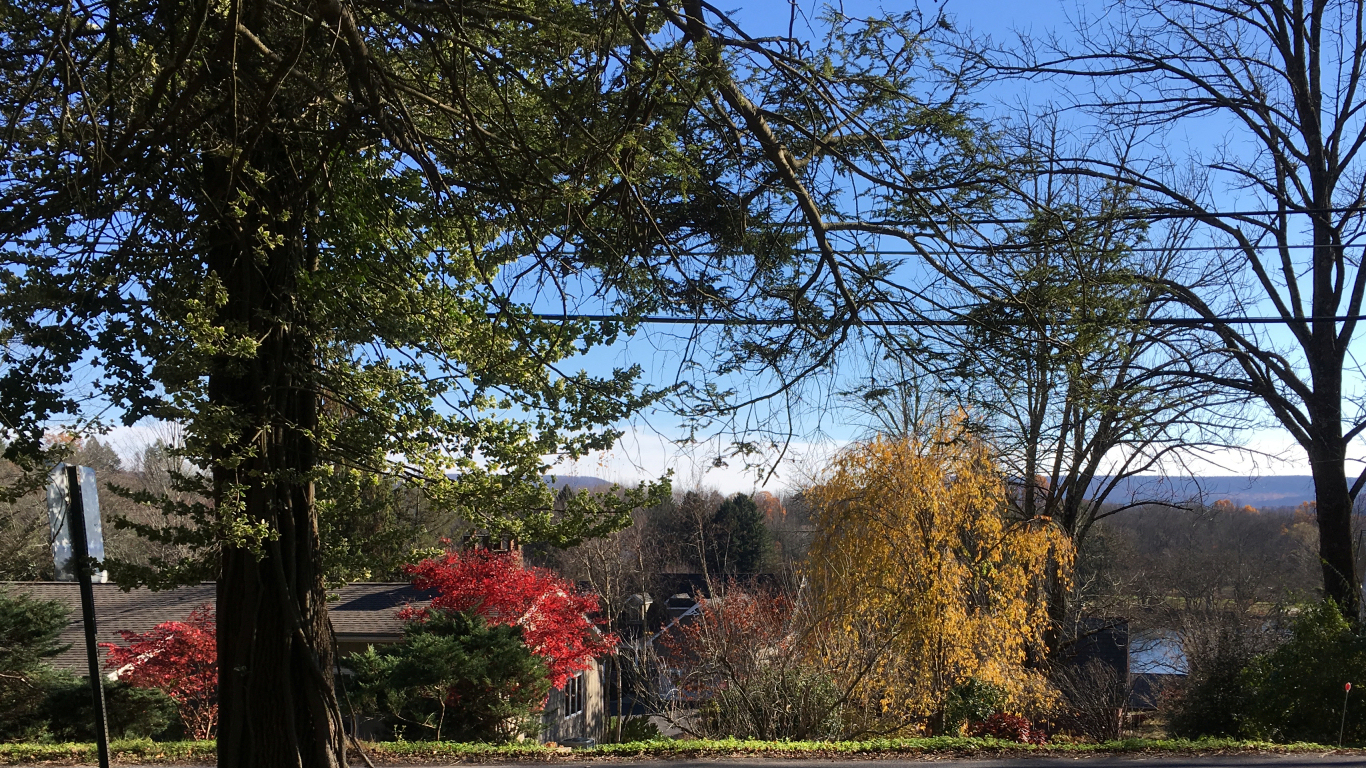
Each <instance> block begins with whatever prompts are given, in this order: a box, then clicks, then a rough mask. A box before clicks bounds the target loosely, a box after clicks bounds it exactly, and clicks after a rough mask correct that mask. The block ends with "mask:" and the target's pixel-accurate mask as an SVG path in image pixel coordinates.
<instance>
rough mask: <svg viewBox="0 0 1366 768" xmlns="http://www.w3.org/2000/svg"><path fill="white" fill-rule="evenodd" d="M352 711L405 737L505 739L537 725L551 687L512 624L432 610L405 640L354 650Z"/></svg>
mask: <svg viewBox="0 0 1366 768" xmlns="http://www.w3.org/2000/svg"><path fill="white" fill-rule="evenodd" d="M347 665H348V666H349V667H351V669H352V670H353V671H354V673H355V675H356V679H355V688H354V689H353V691H354V693H355V695H354V696H353V703H354V705H355V708H356V710H357V712H356V714H361V715H377V716H380V717H383V718H384V719H385V722H386V724H387V725H388V726H389V728H390V729H391V730H394V731H397V732H398V733H402V734H404V735H405V737H408V738H431V739H435V740H438V741H439V740H442V739H446V740H455V741H484V742H508V741H511V740H513V739H515V738H516V737H517V736H518V735H519V734H521V733H525V732H527V731H531V730H534V729H535V726H536V723H535V722H534V720H533V718H532V714H533V713H535V712H538V711H540V709H541V707H542V706H543V705H544V703H545V698H546V694H547V693H548V692H549V690H550V683H549V681H548V679H547V670H546V665H545V663H544V662H543V661H542V660H541V659H540V657H538V656H536V655H535V654H534V653H532V652H531V650H530V649H529V648H527V645H526V643H525V642H523V640H522V628H521V627H520V626H516V625H512V626H509V625H500V626H493V627H491V626H489V625H487V624H486V623H485V622H484V620H483V618H481V617H479V616H477V615H474V614H472V613H465V612H456V611H443V610H433V611H431V612H430V613H429V614H428V616H427V618H426V620H424V621H421V622H413V623H411V624H409V625H408V627H407V629H406V630H405V631H404V639H403V642H401V643H398V644H396V645H391V646H386V647H384V648H381V649H379V650H376V649H375V648H374V647H371V648H369V649H368V650H366V651H365V652H364V653H358V654H352V655H351V656H350V657H348V659H347Z"/></svg>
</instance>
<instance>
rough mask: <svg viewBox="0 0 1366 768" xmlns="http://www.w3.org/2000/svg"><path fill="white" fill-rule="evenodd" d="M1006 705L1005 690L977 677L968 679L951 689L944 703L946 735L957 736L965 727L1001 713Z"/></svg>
mask: <svg viewBox="0 0 1366 768" xmlns="http://www.w3.org/2000/svg"><path fill="white" fill-rule="evenodd" d="M1005 703H1006V691H1005V689H1004V688H1002V687H1001V686H999V685H992V684H991V683H987V682H983V681H981V680H978V679H977V678H975V677H973V678H968V679H967V680H966V681H964V682H961V683H959V684H958V685H955V686H954V687H953V688H951V689H949V695H948V697H947V699H946V700H945V702H944V733H945V734H947V735H949V736H957V735H958V734H960V733H962V732H963V728H964V727H966V726H968V725H971V724H972V723H980V722H983V721H985V720H986V719H987V718H989V717H991V716H992V715H994V714H996V713H997V712H1000V711H1001V710H1002V708H1003V707H1005Z"/></svg>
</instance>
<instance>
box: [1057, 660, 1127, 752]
mask: <svg viewBox="0 0 1366 768" xmlns="http://www.w3.org/2000/svg"><path fill="white" fill-rule="evenodd" d="M1053 684H1054V685H1056V686H1057V688H1058V692H1059V693H1061V694H1062V699H1063V701H1062V708H1061V710H1060V711H1059V712H1058V713H1057V723H1058V725H1060V726H1061V727H1063V728H1065V729H1066V730H1067V731H1069V732H1070V733H1073V734H1078V735H1082V736H1086V737H1088V738H1090V739H1094V740H1095V741H1100V742H1104V741H1111V740H1113V739H1118V738H1120V736H1121V735H1122V734H1121V730H1122V725H1123V720H1124V710H1125V709H1126V708H1127V707H1128V705H1129V694H1130V692H1131V690H1132V688H1131V687H1130V685H1129V680H1128V676H1127V675H1125V674H1124V673H1123V672H1121V671H1120V670H1117V669H1115V668H1114V667H1112V666H1110V665H1109V664H1106V663H1104V662H1102V661H1100V660H1099V659H1092V660H1091V661H1088V662H1086V663H1085V664H1082V665H1073V664H1065V665H1060V666H1059V667H1058V668H1057V669H1055V670H1053Z"/></svg>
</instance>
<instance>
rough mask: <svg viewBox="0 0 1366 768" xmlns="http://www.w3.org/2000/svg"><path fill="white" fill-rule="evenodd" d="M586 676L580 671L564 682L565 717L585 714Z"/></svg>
mask: <svg viewBox="0 0 1366 768" xmlns="http://www.w3.org/2000/svg"><path fill="white" fill-rule="evenodd" d="M583 685H584V677H583V673H582V672H579V673H578V674H576V675H574V676H573V677H571V678H569V679H568V680H566V681H565V683H564V716H565V719H569V718H571V717H578V716H579V715H581V714H583V705H584V698H585V697H584V689H583Z"/></svg>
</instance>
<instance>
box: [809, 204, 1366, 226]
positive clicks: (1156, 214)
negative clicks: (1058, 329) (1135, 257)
mask: <svg viewBox="0 0 1366 768" xmlns="http://www.w3.org/2000/svg"><path fill="white" fill-rule="evenodd" d="M1325 213H1329V214H1331V213H1366V206H1363V205H1348V206H1342V207H1337V208H1300V209H1295V210H1285V211H1280V210H1256V209H1253V210H1247V211H1191V210H1187V211H1172V210H1167V211H1133V212H1126V213H1111V214H1105V215H1097V216H1053V217H1052V218H1053V219H1055V220H1057V221H1060V222H1064V223H1078V222H1094V221H1165V220H1169V219H1224V218H1249V217H1256V216H1314V215H1318V214H1325ZM1048 218H1049V213H1048V212H1047V211H1044V212H1041V213H1040V214H1039V215H1038V216H1034V217H1030V218H1024V217H1021V218H1000V219H996V218H986V219H968V218H963V219H957V220H953V221H947V222H944V221H924V220H915V219H881V220H877V221H857V220H855V221H840V220H836V221H828V222H826V224H827V225H828V226H833V227H837V228H839V229H845V228H856V227H908V226H925V225H928V224H934V225H936V226H941V227H943V226H977V225H988V226H994V225H1000V224H1038V223H1044V222H1045V221H1046V220H1047V219H1048ZM788 226H794V227H803V228H804V227H806V226H807V224H805V223H802V222H793V223H791V224H789V225H788Z"/></svg>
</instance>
